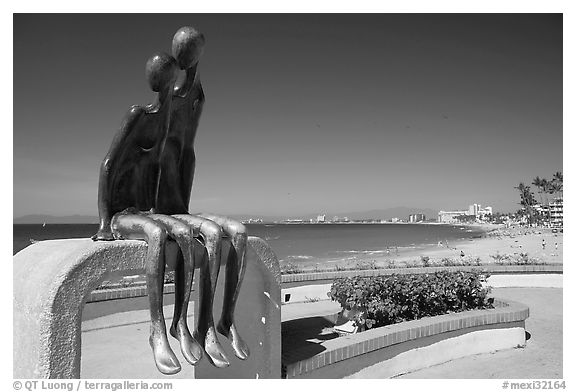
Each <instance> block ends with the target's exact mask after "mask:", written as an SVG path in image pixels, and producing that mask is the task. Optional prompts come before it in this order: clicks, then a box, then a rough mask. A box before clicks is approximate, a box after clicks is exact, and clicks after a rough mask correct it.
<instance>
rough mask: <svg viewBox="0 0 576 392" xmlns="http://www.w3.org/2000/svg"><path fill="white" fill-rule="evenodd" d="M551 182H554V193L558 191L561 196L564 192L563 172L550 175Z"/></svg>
mask: <svg viewBox="0 0 576 392" xmlns="http://www.w3.org/2000/svg"><path fill="white" fill-rule="evenodd" d="M552 183H553V184H554V193H555V194H557V193H560V197H561V198H563V194H564V174H562V172H556V173H554V175H553V176H552Z"/></svg>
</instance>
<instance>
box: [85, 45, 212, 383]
mask: <svg viewBox="0 0 576 392" xmlns="http://www.w3.org/2000/svg"><path fill="white" fill-rule="evenodd" d="M177 70H178V68H177V64H176V61H175V60H174V59H173V58H172V57H171V56H169V55H167V54H165V53H161V54H157V55H155V56H153V57H151V58H150V59H149V60H148V62H147V63H146V77H147V79H148V83H149V85H150V87H151V89H152V91H154V92H156V93H157V98H156V102H155V103H153V104H150V105H148V106H133V107H132V108H130V110H129V111H128V113H127V114H126V116H125V117H124V120H123V123H122V126H121V128H120V130H119V131H118V133H117V134H116V136H115V137H114V140H113V141H112V144H111V146H110V150H109V151H108V154H107V155H106V157H105V158H104V161H103V162H102V165H101V166H100V178H99V186H98V213H99V215H100V226H99V229H98V232H97V233H96V234H95V235H94V236H93V237H92V239H93V240H94V241H111V240H115V239H116V240H121V239H131V240H144V241H146V242H147V243H148V249H147V253H146V259H145V269H146V285H147V288H148V300H149V305H150V319H151V324H150V338H149V343H150V346H151V347H152V352H153V355H154V361H155V363H156V367H157V368H158V370H160V372H162V373H164V374H175V373H177V372H178V371H180V364H179V362H178V359H177V358H176V355H174V352H173V351H172V349H171V348H170V345H169V343H168V338H167V336H166V325H165V319H164V314H163V312H162V303H163V297H162V296H163V289H164V271H165V245H166V241H167V239H168V237H171V238H172V239H174V240H175V241H176V242H177V244H178V245H179V247H180V249H181V252H182V254H183V255H184V259H185V263H186V265H187V267H188V268H189V269H192V270H193V268H194V260H193V257H194V253H193V247H192V240H193V237H192V232H191V231H190V229H189V228H188V227H187V226H186V225H184V224H182V223H181V222H179V221H176V220H175V219H174V218H171V217H168V216H164V215H160V214H156V213H155V206H156V199H157V191H158V180H159V176H160V155H161V154H162V149H163V148H164V144H165V142H166V135H167V132H168V126H169V121H170V110H171V103H172V90H173V88H174V84H175V82H176V78H177ZM185 283H186V282H185ZM177 285H179V284H178V282H177ZM179 286H180V285H179ZM189 287H190V285H189V284H188V285H187V286H186V287H185V288H182V287H178V291H179V292H183V291H186V290H188V291H189ZM181 344H182V345H183V346H182V350H183V352H185V357H186V358H187V359H188V357H195V355H197V353H198V348H199V347H196V346H197V344H196V345H195V344H194V342H193V341H192V340H188V341H186V342H184V341H183V340H181ZM184 346H185V347H184ZM200 352H201V351H200Z"/></svg>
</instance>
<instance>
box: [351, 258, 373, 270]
mask: <svg viewBox="0 0 576 392" xmlns="http://www.w3.org/2000/svg"><path fill="white" fill-rule="evenodd" d="M377 268H378V267H377V266H376V260H372V261H359V262H357V263H356V269H357V270H370V269H377Z"/></svg>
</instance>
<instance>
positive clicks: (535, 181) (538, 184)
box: [532, 176, 545, 204]
mask: <svg viewBox="0 0 576 392" xmlns="http://www.w3.org/2000/svg"><path fill="white" fill-rule="evenodd" d="M543 181H545V180H543V179H542V178H540V177H538V176H536V178H535V179H533V180H532V185H534V186H535V187H537V188H538V196H539V197H540V204H542V192H543Z"/></svg>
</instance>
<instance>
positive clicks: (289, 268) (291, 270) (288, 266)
mask: <svg viewBox="0 0 576 392" xmlns="http://www.w3.org/2000/svg"><path fill="white" fill-rule="evenodd" d="M280 272H281V273H283V274H299V273H301V272H304V270H303V269H302V268H300V266H299V265H298V264H295V263H291V262H287V263H285V264H283V265H281V266H280Z"/></svg>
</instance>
